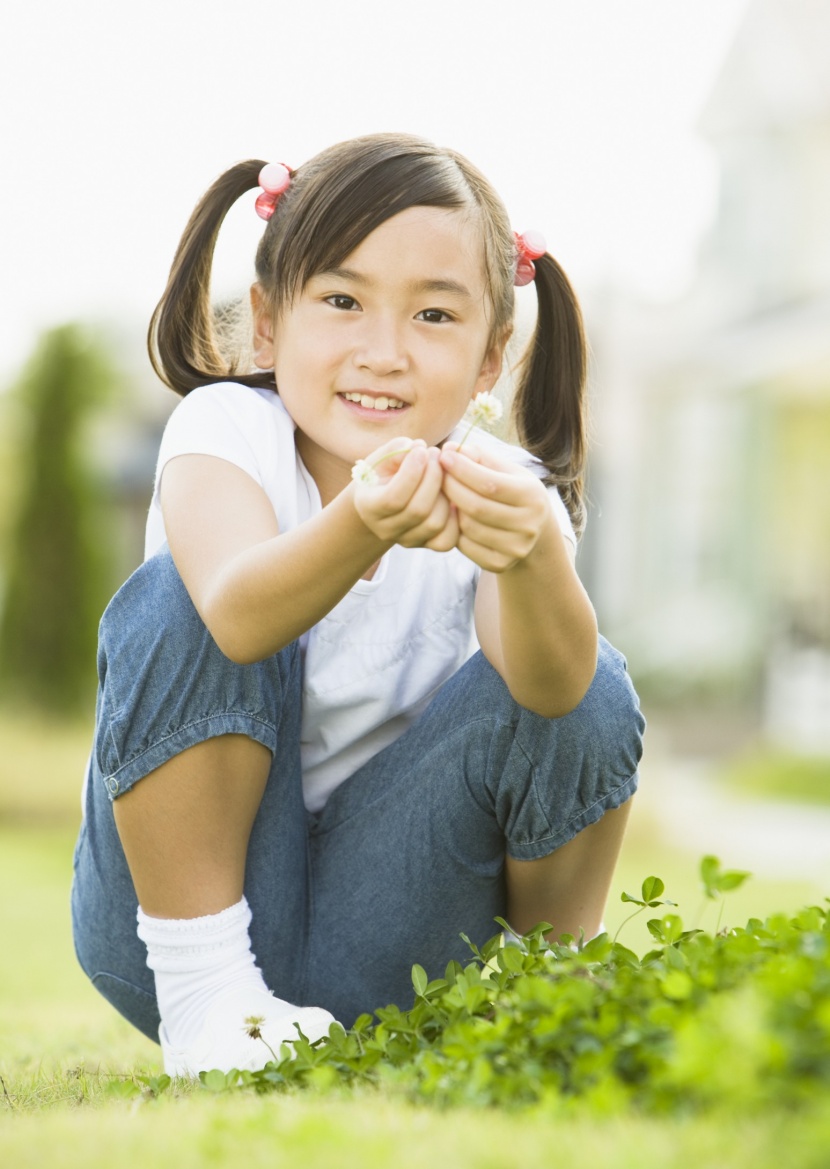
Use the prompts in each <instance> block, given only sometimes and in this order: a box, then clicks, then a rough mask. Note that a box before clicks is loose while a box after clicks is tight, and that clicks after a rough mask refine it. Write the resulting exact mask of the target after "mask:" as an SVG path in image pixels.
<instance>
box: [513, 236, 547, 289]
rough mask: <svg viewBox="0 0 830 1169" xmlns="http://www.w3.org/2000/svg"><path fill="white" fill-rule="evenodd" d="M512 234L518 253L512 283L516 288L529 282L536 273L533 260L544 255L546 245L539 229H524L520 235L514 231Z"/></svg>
mask: <svg viewBox="0 0 830 1169" xmlns="http://www.w3.org/2000/svg"><path fill="white" fill-rule="evenodd" d="M513 235H514V236H515V239H516V252H517V253H518V260H517V262H516V275H515V276H514V277H513V283H514V284H515V285H516V287H517V288H522V287H523V285H525V284H530V282H531V280H532V279H533V278H534V276H535V275H536V265H535V264H534V263H533V261H534V260H538V259H539V257H540V256H544V254H545V252H546V251H547V250H548V246H547V244H546V243H545V237H544V236H543V235H542V233H541V232H540V231H525V232H523V233H522V235H519V233H518V232H517V231H516V232H514V233H513Z"/></svg>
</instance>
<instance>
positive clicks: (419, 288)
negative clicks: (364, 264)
mask: <svg viewBox="0 0 830 1169" xmlns="http://www.w3.org/2000/svg"><path fill="white" fill-rule="evenodd" d="M317 276H318V277H319V276H322V277H333V278H334V279H335V280H350V281H351V282H352V283H353V284H361V285H363V286H364V287H365V286H366V285H369V284H371V283H372V281H371V280H370V279H369V278H368V277H366V276H362V275H361V274H360V272H355V271H354V270H353V269H352V268H329V269H328V270H327V271H325V272H318V273H317ZM412 291H413V292H415V293H424V292H449V293H452V294H454V295H455V296H462V297H466V298H467V300H472V293H471V292H470V290H469V288H467V286H466V284H462V283H461V282H460V281H458V280H437V279H436V280H416V281H415V282H414V283H413V285H412Z"/></svg>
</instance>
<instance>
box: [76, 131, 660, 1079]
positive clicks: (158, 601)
mask: <svg viewBox="0 0 830 1169" xmlns="http://www.w3.org/2000/svg"><path fill="white" fill-rule="evenodd" d="M258 186H261V187H262V190H261V192H260V195H259V198H258V200H257V210H259V212H260V213H261V214H262V216H263V218H266V219H267V226H266V227H265V230H264V234H263V237H262V241H261V243H260V245H259V249H258V252H257V257H256V283H255V284H254V286H253V289H252V291H251V306H252V320H253V327H252V342H251V347H250V352H248V353H247V354H245V353H242V354H237V355H229V349H230V348H231V346H230V345H229V334H228V330H227V328H226V327H225V324H226V322H225V321H224V319H223V318H221V317H220V316H218V315H217V314H216V313H214V312H213V311H212V309H211V306H210V303H209V289H210V271H211V260H212V253H213V248H214V243H215V240H216V237H217V233H218V231H219V227H220V225H221V223H222V220H223V218H224V216H225V215H226V213H227V212H228V210H229V209H230V207H231V206H232V205H233V203H234V202H235V201H236V200H237V199H238V198H239V197H240V196H241V195H243V194H244V193H245V192H247V191H250V190H252V189H254V188H257V187H258ZM533 278H535V285H536V295H537V300H538V323H537V325H536V331H535V335H534V337H533V339H532V341H531V343H530V345H529V349H528V352H527V354H526V356H525V359H524V364H523V370H522V376H521V379H520V385H519V388H518V391H517V394H516V398H515V406H514V410H515V425H516V429H517V432H518V435H519V437H520V440H521V443H522V448H519V447H513V446H510V445H508V444H506V443H504V442H501V441H498V440H497V439H495V438H493V437H492V436H490V435H488V434H486V433H484V432H480V431H477V432H475V434H474V435H473V436H472V437H471V438H470V440H469V441H468V440H467V439H466V429H467V428H466V426H465V427H463V428H462V427H461V426H460V425H459V424H460V423H461V420H462V417H463V416H464V414H465V411H466V410H467V408H468V406H469V405H470V402H471V400H472V399H474V398H476V397H477V396H478V395H479V394H489V391H490V390H491V389H492V387H493V385H494V384H495V382H496V379H497V378H498V376H499V374H500V372H501V369H502V364H503V357H504V350H505V345H506V343H507V340H508V338H509V336H510V333H511V328H512V322H513V310H514V293H513V289H514V284H517V283H518V284H520V283H527V282H528V281H529V280H531V279H533ZM150 348H151V356H152V359H153V363H154V366H155V368H156V370H157V371H158V373H159V374H160V376H161V377H162V378H163V379H164V380H165V381H166V382H167V384H168V385H170V386H171V387H172V388H173V389H174V390H176V391H177V392H178V393H179V394H181V395H183V396H184V400H183V401H182V402H181V403H180V405H179V406H178V407H177V409H176V410H175V411H174V413H173V415H172V416H171V418H170V421H169V423H168V426H167V429H166V431H165V435H164V438H163V440H162V444H161V452H160V456H159V463H158V472H157V477H156V486H155V493H154V496H153V501H152V506H151V510H150V516H149V521H148V527H147V558H146V560H145V563H144V564H143V566H142V567H141V568H139V569H138V571H137V572H136V573H135V574H134V575H133V576H132V577H131V578H130V580H128V581H127V583H126V584H125V585H124V586H123V587H122V588H121V590H120V591H119V592H118V594H117V595H116V597H115V598H114V599H113V601H112V602H111V604H110V605H109V607H108V608H107V611H106V613H105V614H104V617H103V620H102V623H101V631H100V648H99V657H98V666H99V678H100V689H99V696H98V706H97V719H96V724H97V725H96V737H95V744H94V750H93V753H92V759H91V763H90V769H89V774H88V780H87V787H86V793H85V814H84V821H83V825H82V828H81V835H80V839H79V841H78V846H77V850H76V860H75V865H76V872H75V882H74V887H73V920H74V929H75V940H76V947H77V952H78V956H79V959H80V962H81V965H82V966H83V968H84V970H85V971H86V972H87V974H88V975H89V977H90V978H91V979H92V981H93V983H94V984H95V985H96V986H97V988H98V989H99V990H100V991H101V993H102V994H103V995H104V996H105V997H106V998H107V999H109V1001H110V1002H111V1003H113V1005H114V1006H115V1007H116V1008H117V1009H118V1010H119V1011H120V1012H121V1013H122V1014H123V1015H125V1016H126V1018H128V1019H129V1020H130V1021H131V1022H132V1023H134V1024H135V1026H136V1027H138V1028H140V1029H141V1030H142V1031H143V1032H144V1033H145V1034H147V1035H149V1036H151V1037H153V1038H155V1037H156V1036H158V1037H159V1038H160V1041H161V1045H162V1051H163V1055H164V1064H165V1068H166V1070H167V1071H168V1072H170V1073H172V1074H180V1075H196V1074H198V1072H199V1071H200V1070H201V1069H205V1068H212V1067H220V1068H223V1069H228V1068H230V1067H239V1068H242V1067H248V1068H255V1067H258V1066H262V1064H263V1063H264V1062H265V1061H266V1060H267V1059H268V1058H270V1057H269V1055H268V1050H267V1048H266V1047H265V1045H264V1044H262V1043H260V1042H258V1041H257V1040H256V1039H254V1038H251V1037H250V1036H249V1035H248V1034H247V1030H246V1023H245V1020H246V1019H249V1018H251V1017H256V1018H258V1019H259V1020H261V1022H260V1023H259V1026H260V1028H261V1031H262V1034H263V1036H264V1037H265V1038H266V1039H267V1040H268V1042H269V1044H270V1045H271V1047H273V1048H274V1049H276V1048H277V1047H278V1045H279V1044H280V1043H281V1042H283V1041H288V1040H291V1039H295V1038H296V1036H297V1027H298V1026H299V1028H300V1029H301V1030H302V1032H303V1033H304V1034H305V1035H307V1036H308V1038H309V1039H312V1040H314V1039H317V1038H319V1037H320V1036H321V1035H323V1034H325V1033H326V1032H327V1030H328V1026H329V1024H330V1023H331V1021H332V1019H333V1018H337V1019H338V1020H339V1021H340V1022H342V1023H343V1024H344V1025H345V1026H349V1025H350V1024H351V1023H352V1022H353V1021H354V1019H355V1017H356V1016H357V1015H358V1014H359V1013H361V1012H363V1011H372V1010H373V1009H374V1008H375V1007H378V1006H382V1005H385V1004H387V1003H389V1002H391V1001H396V1002H398V1003H399V1004H401V1005H403V1006H408V1005H409V1002H410V1001H411V994H412V992H411V984H410V969H411V965H412V963H413V962H420V963H422V964H423V965H424V966H425V967H426V969H427V971H428V972H429V974H430V976H431V977H433V976H436V975H440V974H441V973H442V972H443V970H444V967H445V965H446V963H447V961H448V960H449V959H451V958H455V959H458V960H462V961H463V960H464V959H465V957H468V956H469V951H468V949H467V947H466V946H465V944H464V943H463V942H462V941H461V939H460V937H459V934H460V932H461V931H465V932H466V933H467V934H468V935H469V936H470V937H471V938H472V939H473V940H475V941H477V942H479V943H481V942H483V941H484V940H485V939H486V938H488V937H489V936H491V935H492V933H494V932H495V926H494V921H493V919H494V917H495V916H496V915H504V916H506V917H507V919H508V920H509V921H510V923H511V925H512V926H513V928H514V929H516V930H517V931H525V930H528V929H530V928H532V927H533V925H535V924H536V923H537V922H538V921H541V920H545V921H548V922H550V923H552V925H553V935H555V936H559V935H561V934H563V933H570V934H573V935H576V936H578V935H579V933H580V931H581V930H584V931H585V933H586V935H593V934H595V933H596V932H597V931H598V930H599V928H600V923H601V918H602V913H603V908H604V904H605V899H606V896H607V893H608V888H609V884H610V880H611V876H612V872H613V869H614V865H615V862H616V858H617V854H618V850H619V846H620V843H621V839H622V835H623V830H624V826H625V820H626V816H627V809H628V801H629V799H630V797H631V795H632V794H633V792H634V790H635V787H636V768H637V763H638V760H639V756H640V736H641V733H642V729H643V721H642V718H641V716H640V714H639V710H638V706H637V700H636V696H635V694H634V692H633V689H632V687H631V684H630V682H629V680H628V677H627V675H626V672H625V666H624V663H623V660H622V659H621V657H620V655H619V654H618V653H616V651H614V650H613V649H612V648H611V647H610V646H609V645H608V644H607V643H606V642H604V641H603V640H602V639H601V638H598V636H597V631H596V624H595V619H594V614H593V610H592V608H591V605H590V602H589V601H588V598H587V596H586V594H585V592H584V590H583V588H582V586H581V584H580V582H579V579H578V577H577V575H576V572H575V570H574V550H575V544H576V536H577V535H578V534H579V532H580V530H581V528H582V524H583V501H582V475H583V456H584V434H583V401H582V395H583V383H584V374H585V346H584V341H583V334H582V325H581V319H580V314H579V309H578V306H577V304H576V301H575V299H574V296H573V293H572V291H571V288H570V286H569V284H568V281H567V279H566V278H565V276H564V274H563V272H562V270H561V268H560V267H559V266H558V264H557V263H556V261H555V260H554V259H553V258H552V257H551V256H550V255H548V254H546V253H545V252H544V249H543V246H542V245H540V244H539V241H538V237H534V236H530V235H528V236H526V237H517V236H515V235H514V233H513V231H512V230H511V227H510V225H509V221H508V219H507V216H506V213H505V211H504V208H503V206H502V204H501V202H500V201H499V199H498V197H497V195H496V194H495V192H494V191H493V189H492V188H491V186H490V185H489V183H488V182H487V180H486V179H485V178H484V177H483V176H482V175H481V174H479V172H478V171H477V170H475V168H474V167H472V166H471V165H470V163H468V162H467V161H466V160H465V159H464V158H462V157H461V156H460V155H458V154H456V153H455V152H453V151H451V150H445V149H439V148H436V147H434V146H432V145H431V144H429V143H427V142H423V141H420V140H418V139H416V138H411V137H408V136H404V135H391V134H389V135H373V136H369V137H365V138H359V139H356V140H354V141H350V142H344V143H341V144H340V145H337V146H334V147H332V148H331V149H329V150H326V151H324V152H323V153H322V154H320V155H318V156H317V157H316V158H314V159H312V160H311V162H308V163H306V164H305V165H303V166H302V167H299V168H298V169H297V170H296V171H288V169H287V168H285V167H282V166H281V165H279V164H270V165H268V166H264V164H263V163H262V162H261V161H251V162H245V163H240V164H239V165H237V166H234V167H232V168H231V169H230V170H229V171H227V172H226V173H225V174H224V175H222V176H221V177H220V178H219V179H218V180H217V181H216V183H215V184H214V185H213V186H212V187H211V189H210V190H209V191H208V193H207V194H206V195H205V197H204V198H203V199H202V201H201V203H200V204H199V205H198V207H197V208H196V210H195V212H194V214H193V216H192V218H191V220H190V222H189V224H188V226H187V229H186V231H185V234H184V237H183V239H182V242H181V244H180V246H179V250H178V252H177V254H176V257H175V260H174V263H173V268H172V271H171V275H170V280H169V283H168V286H167V289H166V291H165V293H164V296H163V297H162V300H161V302H160V304H159V306H158V308H157V309H156V312H155V315H154V317H153V321H152V325H151V329H150ZM479 401H480V402H483V403H484V404H485V407H486V405H487V403H488V402H489V399H488V398H484V399H479ZM355 467H357V469H356V470H354V468H355ZM479 647H480V648H479ZM136 920H137V922H138V927H137V929H136ZM248 1029H250V1027H248Z"/></svg>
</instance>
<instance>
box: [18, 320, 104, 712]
mask: <svg viewBox="0 0 830 1169" xmlns="http://www.w3.org/2000/svg"><path fill="white" fill-rule="evenodd" d="M114 380H115V375H114V372H113V369H112V366H111V365H110V363H109V361H108V360H107V357H106V354H105V352H104V350H103V348H102V346H101V343H100V342H99V341H98V340H96V339H95V338H94V337H92V336H91V335H89V334H88V333H87V332H86V331H85V330H83V329H82V328H81V327H80V326H79V325H75V324H67V325H63V326H61V327H59V328H55V329H52V330H50V331H49V332H47V333H45V334H44V335H43V336H42V337H41V339H40V341H39V343H38V345H37V346H36V348H35V351H34V353H33V355H32V357H31V359H30V360H29V362H28V364H27V366H26V367H25V369H24V371H23V373H22V375H21V378H20V381H19V382H18V384H17V385H16V386H15V387H13V388H12V390H11V394H12V395H13V398H14V402H15V405H16V407H17V409H18V411H20V412H21V413H22V415H23V419H24V427H23V434H22V442H21V449H20V450H19V451H18V452H17V458H16V460H15V462H16V466H17V467H18V468H19V471H18V474H19V476H20V482H19V483H18V484H17V485H16V490H15V491H14V493H13V498H16V500H17V506H16V510H15V513H14V515H13V518H12V522H11V529H10V538H9V547H8V549H7V550H6V555H5V557H4V560H5V572H4V576H5V581H4V598H3V609H2V615H0V694H2V695H3V697H4V698H6V699H8V698H11V699H13V700H16V701H22V702H25V703H30V704H31V703H34V704H36V705H38V706H40V707H42V708H44V709H47V710H51V711H56V712H67V713H68V712H71V711H72V710H74V709H77V708H78V707H80V706H83V705H85V704H87V703H88V702H89V701H90V696H91V695H92V694H93V693H94V681H95V641H96V629H97V623H98V619H99V617H100V614H101V610H102V608H103V606H104V604H105V603H106V599H107V596H108V595H109V592H110V591H111V584H112V572H111V567H110V554H109V546H110V539H109V533H108V531H107V520H106V509H105V508H104V507H103V505H102V493H101V491H100V490H99V489H98V486H97V483H96V476H95V474H94V471H93V462H92V459H91V457H90V449H89V446H90V444H89V442H88V441H86V436H87V425H86V424H87V422H88V420H89V419H90V417H91V416H92V415H93V412H94V411H95V410H96V408H97V407H99V406H100V405H102V404H103V402H104V401H105V400H106V398H107V396H108V394H109V392H110V389H111V387H112V385H113V383H114Z"/></svg>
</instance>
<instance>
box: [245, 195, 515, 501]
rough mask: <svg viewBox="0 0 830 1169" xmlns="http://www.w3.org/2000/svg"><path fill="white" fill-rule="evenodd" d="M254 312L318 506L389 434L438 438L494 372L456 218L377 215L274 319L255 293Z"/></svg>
mask: <svg viewBox="0 0 830 1169" xmlns="http://www.w3.org/2000/svg"><path fill="white" fill-rule="evenodd" d="M254 314H255V322H256V350H255V352H256V361H257V364H258V365H259V366H261V367H262V368H268V367H270V366H271V365H273V367H274V371H275V378H276V383H277V387H278V390H279V394H280V397H281V398H282V400H283V402H284V404H285V406H286V409H287V410H288V412H289V414H290V415H291V417H292V418H293V420H294V422H295V423H296V426H297V431H296V445H297V450H298V451H299V452H300V455H301V457H302V459H303V462H304V463H305V465H306V467H307V468H308V470H309V472H310V473H311V475H312V476H313V478H314V479H315V481H316V482H317V485H318V487H319V488H320V490H321V494H322V495H323V498H324V500H325V499H326V498H331V497H332V496H333V495H335V494H336V493H337V492H339V491H340V490H341V489H342V488H343V487H344V486H345V485H346V484H347V483H348V481H349V477H350V469H351V466H352V464H353V463H354V462H355V461H356V460H357V459H359V458H365V457H366V456H367V455H369V454H371V452H372V451H373V450H375V448H376V447H378V446H379V445H381V444H382V443H384V442H387V441H388V439H389V438H391V437H395V436H397V435H400V436H401V437H407V438H421V439H423V440H424V441H425V442H426V443H427V445H429V446H435V445H437V444H438V443H440V442H441V441H443V439H445V438H446V436H447V435H448V434H449V433H450V431H451V430H452V429H453V427H454V426H455V425H456V424H457V423H458V422H459V420H460V419H461V417H462V416H463V414H464V411H465V410H466V408H467V405H468V403H469V402H470V400H471V398H472V397H473V396H474V395H475V394H477V393H479V392H480V391H482V390H489V389H490V388H491V387H492V385H493V383H494V382H495V380H496V378H497V377H498V374H499V372H500V369H501V359H502V351H503V345H502V344H494V343H493V342H492V339H491V335H490V334H491V319H490V318H491V311H490V301H489V298H488V295H487V289H486V284H485V275H484V263H483V256H482V245H481V235H480V231H479V229H478V225H477V223H476V221H475V219H473V218H471V217H470V215H469V214H467V213H461V212H459V211H453V210H447V209H444V208H438V207H411V208H409V209H407V210H406V211H403V212H401V213H400V214H398V215H395V216H393V217H392V218H391V219H387V220H386V221H385V222H384V223H382V224H381V225H380V226H379V227H377V228H376V229H375V230H374V231H373V232H371V234H370V235H368V236H367V237H366V239H364V240H363V242H362V243H361V244H360V245H359V246H358V247H357V248H356V249H355V250H354V251H353V252H352V253H351V254H350V255H349V256H347V257H346V258H345V260H344V261H343V264H342V265H341V266H340V267H338V268H337V269H335V270H334V271H330V272H319V273H317V274H315V275H314V276H312V277H311V278H310V280H309V281H308V282H307V284H306V285H305V287H304V288H303V290H302V292H301V293H299V294H298V296H297V297H296V298H295V300H294V302H293V304H291V305H290V306H289V307H288V308H286V309H285V310H284V311H283V312H282V313H281V314H280V315H279V317H278V319H277V320H276V321H273V320H272V319H271V317H270V314H269V313H268V311H267V310H266V309H265V308H264V306H263V305H262V302H261V299H260V298H259V296H258V293H257V290H256V289H255V290H254Z"/></svg>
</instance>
